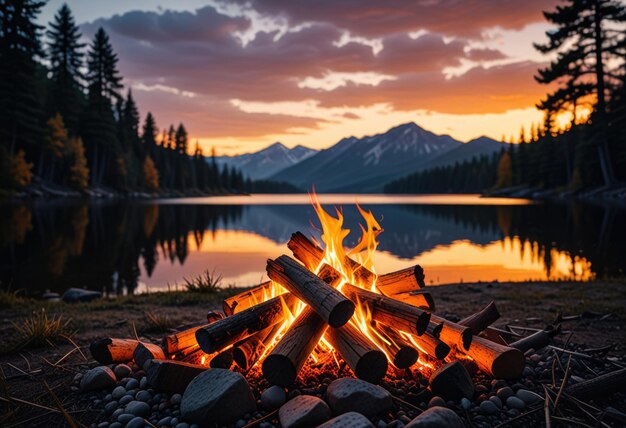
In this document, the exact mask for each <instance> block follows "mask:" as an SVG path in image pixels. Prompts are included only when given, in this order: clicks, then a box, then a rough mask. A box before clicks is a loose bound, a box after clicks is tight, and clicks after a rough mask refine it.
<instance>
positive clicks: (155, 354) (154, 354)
mask: <svg viewBox="0 0 626 428" xmlns="http://www.w3.org/2000/svg"><path fill="white" fill-rule="evenodd" d="M133 359H134V360H135V363H137V365H138V366H139V367H142V368H143V366H144V364H145V363H146V361H148V360H164V359H165V353H164V352H163V349H162V348H161V347H160V346H159V345H155V344H154V343H147V342H139V344H137V347H136V348H135V352H133Z"/></svg>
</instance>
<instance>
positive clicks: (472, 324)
mask: <svg viewBox="0 0 626 428" xmlns="http://www.w3.org/2000/svg"><path fill="white" fill-rule="evenodd" d="M499 318H500V312H498V308H496V304H495V302H493V301H491V302H490V303H489V304H488V305H487V306H485V307H484V308H483V309H481V310H480V311H479V312H476V313H475V314H472V315H470V316H468V317H465V318H463V319H462V320H461V321H459V324H460V325H463V326H466V327H469V328H470V330H471V332H472V334H478V333H480V332H481V331H483V330H485V329H486V328H487V327H489V326H490V325H491V324H493V323H494V322H496V321H497V320H498V319H499Z"/></svg>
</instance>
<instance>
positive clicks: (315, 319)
mask: <svg viewBox="0 0 626 428" xmlns="http://www.w3.org/2000/svg"><path fill="white" fill-rule="evenodd" d="M327 328H328V324H326V322H325V321H324V320H323V319H322V317H320V316H319V315H318V314H317V312H316V311H315V310H314V309H313V308H311V307H310V306H307V307H306V308H305V309H304V311H302V313H301V314H300V315H299V316H298V318H296V320H295V321H294V322H293V324H292V325H291V326H290V327H289V329H288V330H287V332H286V333H285V335H284V336H283V337H282V338H281V339H280V342H278V344H277V345H276V346H275V347H274V349H273V350H272V352H271V353H270V354H269V355H268V356H267V357H265V359H264V360H263V376H265V379H267V381H268V382H269V383H271V384H274V385H280V386H289V385H291V384H293V383H294V381H295V380H296V378H297V377H298V373H300V369H301V368H302V366H303V365H304V362H305V361H306V360H307V358H308V357H309V355H310V354H311V351H313V349H314V348H315V346H316V345H317V343H318V342H319V340H320V338H321V337H322V335H323V334H324V332H325V331H326V329H327Z"/></svg>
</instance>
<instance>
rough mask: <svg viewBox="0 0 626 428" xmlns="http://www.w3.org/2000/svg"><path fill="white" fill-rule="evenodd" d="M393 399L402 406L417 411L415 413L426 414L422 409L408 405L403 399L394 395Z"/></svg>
mask: <svg viewBox="0 0 626 428" xmlns="http://www.w3.org/2000/svg"><path fill="white" fill-rule="evenodd" d="M391 398H393V399H394V400H396V401H398V402H400V403H401V404H403V405H405V406H407V407H410V408H411V409H413V410H415V411H417V412H419V414H421V413H423V412H424V411H423V410H422V409H420V408H419V407H416V406H414V405H413V404H411V403H407V402H406V401H404V400H403V399H402V398H398V397H396V396H395V395H393V394H392V395H391Z"/></svg>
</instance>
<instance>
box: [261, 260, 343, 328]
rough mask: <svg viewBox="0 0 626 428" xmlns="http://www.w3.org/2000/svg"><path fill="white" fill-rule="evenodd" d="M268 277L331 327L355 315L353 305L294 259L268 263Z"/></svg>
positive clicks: (338, 325) (337, 325) (269, 261)
mask: <svg viewBox="0 0 626 428" xmlns="http://www.w3.org/2000/svg"><path fill="white" fill-rule="evenodd" d="M267 275H268V276H269V277H270V278H271V279H272V280H273V281H276V282H278V283H279V284H281V285H282V286H284V287H285V288H287V289H288V290H289V291H290V292H291V293H292V294H293V295H295V296H296V297H297V298H298V299H300V300H302V301H303V302H305V303H306V304H308V305H309V306H310V307H311V308H313V309H314V310H315V312H317V313H318V315H319V316H320V317H322V319H323V320H324V321H325V322H327V323H328V325H330V326H331V327H341V326H342V325H344V324H345V323H347V322H348V320H350V318H351V317H352V315H353V314H354V309H355V306H354V303H352V302H351V301H350V300H348V299H347V298H346V297H345V296H344V295H343V294H341V293H340V292H339V291H338V290H337V289H335V288H333V287H331V286H330V285H328V284H326V283H325V282H324V281H322V280H321V279H320V278H319V277H318V276H316V275H315V274H314V273H312V272H310V271H308V270H307V269H306V268H305V267H304V266H302V265H301V264H300V263H298V262H297V261H295V260H294V259H292V258H291V257H288V256H280V257H278V258H277V259H276V260H268V261H267Z"/></svg>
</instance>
